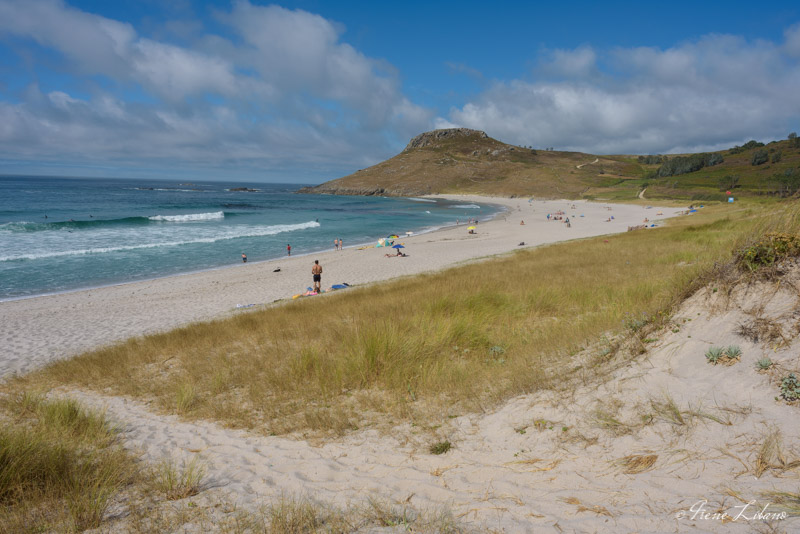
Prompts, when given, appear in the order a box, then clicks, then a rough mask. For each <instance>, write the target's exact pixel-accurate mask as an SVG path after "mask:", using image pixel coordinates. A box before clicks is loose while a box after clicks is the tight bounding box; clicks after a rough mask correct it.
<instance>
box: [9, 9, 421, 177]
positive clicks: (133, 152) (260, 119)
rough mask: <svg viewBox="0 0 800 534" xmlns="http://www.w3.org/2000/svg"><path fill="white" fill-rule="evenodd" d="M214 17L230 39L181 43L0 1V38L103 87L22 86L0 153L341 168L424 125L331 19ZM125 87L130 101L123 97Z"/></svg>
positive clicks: (395, 85)
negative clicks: (59, 59)
mask: <svg viewBox="0 0 800 534" xmlns="http://www.w3.org/2000/svg"><path fill="white" fill-rule="evenodd" d="M219 18H220V20H221V21H222V22H223V23H225V24H226V25H227V26H228V28H230V30H231V32H232V33H231V35H229V36H221V35H213V34H206V35H202V34H201V33H200V30H201V29H202V27H198V25H196V24H195V25H191V28H190V29H191V32H189V33H185V35H194V36H195V37H196V38H197V41H196V42H195V44H194V46H191V47H190V46H178V45H176V44H174V43H169V42H162V41H159V40H155V39H154V38H149V37H144V36H141V35H139V34H138V33H137V31H136V30H135V29H134V28H133V27H132V26H131V25H129V24H126V23H122V22H118V21H115V20H111V19H108V18H104V17H101V16H97V15H93V14H90V13H86V12H83V11H81V10H78V9H75V8H73V7H71V6H69V5H67V4H66V3H64V2H63V1H61V0H26V1H25V2H15V1H13V0H0V38H2V37H3V36H14V37H17V38H22V39H23V40H24V39H30V40H32V41H35V42H36V43H38V44H39V45H41V46H43V47H46V48H49V49H53V50H56V51H57V52H59V53H60V54H62V56H63V57H64V59H65V60H66V63H65V68H66V69H67V70H68V71H69V73H70V75H71V76H73V77H75V78H79V79H80V78H84V79H85V76H86V75H91V76H96V75H100V76H104V77H105V78H106V80H108V81H109V82H110V83H105V84H101V85H100V86H99V87H96V88H95V90H94V93H93V94H92V96H90V97H85V96H82V97H78V96H76V95H75V94H70V91H67V90H62V89H61V88H59V90H56V91H52V92H50V93H49V94H46V95H43V94H42V93H41V92H39V90H38V88H37V87H36V86H35V85H33V86H31V89H30V90H29V91H28V93H27V95H26V97H25V99H24V101H22V102H17V103H14V104H12V103H3V102H2V101H0V119H2V120H3V127H2V128H0V135H2V140H3V141H4V143H3V146H2V147H0V159H2V158H6V159H8V160H15V159H19V158H20V157H22V155H23V154H24V155H25V157H35V154H36V153H38V154H40V156H39V157H41V158H45V159H47V158H58V157H61V158H81V157H84V158H86V159H93V160H94V159H96V160H102V159H103V158H108V159H109V160H114V161H118V162H119V161H128V162H130V163H131V165H134V164H136V162H137V161H140V162H141V161H143V160H144V159H154V158H155V159H158V158H162V159H163V160H164V161H166V160H168V159H169V158H174V160H175V161H176V162H181V161H183V162H185V161H191V162H194V163H196V162H212V161H218V162H221V161H226V162H230V161H246V162H248V164H251V165H253V166H254V167H259V166H260V167H262V168H276V167H279V168H282V167H286V166H290V165H291V164H292V163H294V164H295V165H296V164H297V163H296V162H298V161H301V160H302V161H303V162H304V164H309V165H312V166H315V165H319V166H324V165H327V166H328V167H329V169H348V168H352V166H354V164H359V165H363V164H365V163H371V162H375V161H377V160H379V159H382V158H383V157H386V156H388V155H391V153H392V152H393V151H394V149H395V147H394V144H395V143H396V140H395V139H394V137H395V136H396V135H403V136H406V135H407V136H409V137H410V136H411V135H415V134H416V133H419V132H420V131H422V130H424V129H426V128H427V127H428V125H429V124H430V120H431V117H432V113H431V112H430V111H429V110H426V109H424V108H422V107H420V106H417V105H416V104H414V103H413V102H411V101H410V100H409V99H408V98H407V97H406V96H404V95H403V94H402V91H401V89H400V83H399V79H398V76H397V73H396V72H395V71H394V69H393V68H392V67H391V66H390V65H387V64H385V63H384V62H382V61H378V60H375V59H372V58H369V57H367V56H365V55H364V54H362V53H361V52H359V51H358V50H356V49H355V48H353V47H352V46H350V45H349V44H347V43H344V42H342V41H341V34H342V31H343V29H342V28H340V27H339V26H337V25H336V24H334V23H332V22H331V21H328V20H326V19H325V18H323V17H320V16H318V15H314V14H312V13H308V12H305V11H302V10H288V9H284V8H281V7H278V6H268V7H261V6H255V5H252V4H250V3H249V2H247V1H244V0H242V1H237V2H235V3H234V4H233V6H232V8H231V10H230V12H227V13H221V14H219ZM189 22H191V21H187V20H185V19H184V20H183V21H182V27H185V26H187V24H188V23H189ZM167 30H168V31H167V32H166V33H170V31H169V28H167ZM34 56H35V53H34ZM131 89H133V91H134V92H139V93H144V94H145V95H146V98H144V99H138V100H143V102H144V103H140V104H135V105H134V104H126V102H125V98H126V97H125V96H123V95H125V94H126V93H127V92H129V91H130V90H131ZM206 97H210V98H206ZM365 160H366V161H365ZM354 162H357V163H354ZM178 164H180V163H178ZM329 172H331V173H335V172H338V171H333V170H330V171H329Z"/></svg>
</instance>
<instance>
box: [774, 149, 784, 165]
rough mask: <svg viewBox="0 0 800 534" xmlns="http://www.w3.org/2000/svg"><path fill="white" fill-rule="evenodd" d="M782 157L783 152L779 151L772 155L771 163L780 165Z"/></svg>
mask: <svg viewBox="0 0 800 534" xmlns="http://www.w3.org/2000/svg"><path fill="white" fill-rule="evenodd" d="M782 157H783V152H781V151H780V150H778V151H777V152H775V153H774V154H773V155H772V160H771V161H772V163H778V162H779V161H780V160H781V158H782Z"/></svg>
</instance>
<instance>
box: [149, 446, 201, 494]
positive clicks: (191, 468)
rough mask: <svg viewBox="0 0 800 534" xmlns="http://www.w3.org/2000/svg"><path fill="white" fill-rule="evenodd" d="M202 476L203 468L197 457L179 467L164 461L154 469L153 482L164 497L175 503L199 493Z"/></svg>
mask: <svg viewBox="0 0 800 534" xmlns="http://www.w3.org/2000/svg"><path fill="white" fill-rule="evenodd" d="M204 476H205V467H204V466H203V465H202V464H201V463H200V461H199V460H198V459H197V457H195V458H193V459H192V460H191V461H190V462H189V463H184V464H183V465H182V466H181V467H178V466H177V465H175V462H174V461H172V459H165V460H162V462H161V463H160V464H159V465H158V467H157V468H156V471H155V475H154V480H155V484H156V487H157V489H158V490H159V491H160V492H161V493H162V494H163V495H164V497H166V498H167V499H168V500H170V501H175V500H178V499H185V498H186V497H191V496H193V495H197V494H198V493H200V491H201V488H202V482H203V477H204Z"/></svg>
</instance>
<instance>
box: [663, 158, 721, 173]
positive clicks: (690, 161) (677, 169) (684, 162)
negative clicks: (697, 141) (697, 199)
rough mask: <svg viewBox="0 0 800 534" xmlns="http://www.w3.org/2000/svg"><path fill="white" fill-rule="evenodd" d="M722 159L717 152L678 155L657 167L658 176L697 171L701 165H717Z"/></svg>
mask: <svg viewBox="0 0 800 534" xmlns="http://www.w3.org/2000/svg"><path fill="white" fill-rule="evenodd" d="M723 161H724V160H723V159H722V156H720V155H719V154H692V155H691V156H685V157H684V156H678V157H675V158H672V159H670V160H667V161H665V162H664V164H663V165H661V167H659V168H658V171H657V173H658V176H660V177H662V178H663V177H665V176H676V175H679V174H687V173H690V172H695V171H699V170H700V169H702V168H703V167H710V166H713V165H719V164H720V163H722V162H723Z"/></svg>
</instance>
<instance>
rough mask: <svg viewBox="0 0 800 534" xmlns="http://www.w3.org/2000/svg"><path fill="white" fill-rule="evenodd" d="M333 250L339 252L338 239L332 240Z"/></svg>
mask: <svg viewBox="0 0 800 534" xmlns="http://www.w3.org/2000/svg"><path fill="white" fill-rule="evenodd" d="M333 250H339V240H338V239H334V240H333Z"/></svg>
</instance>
